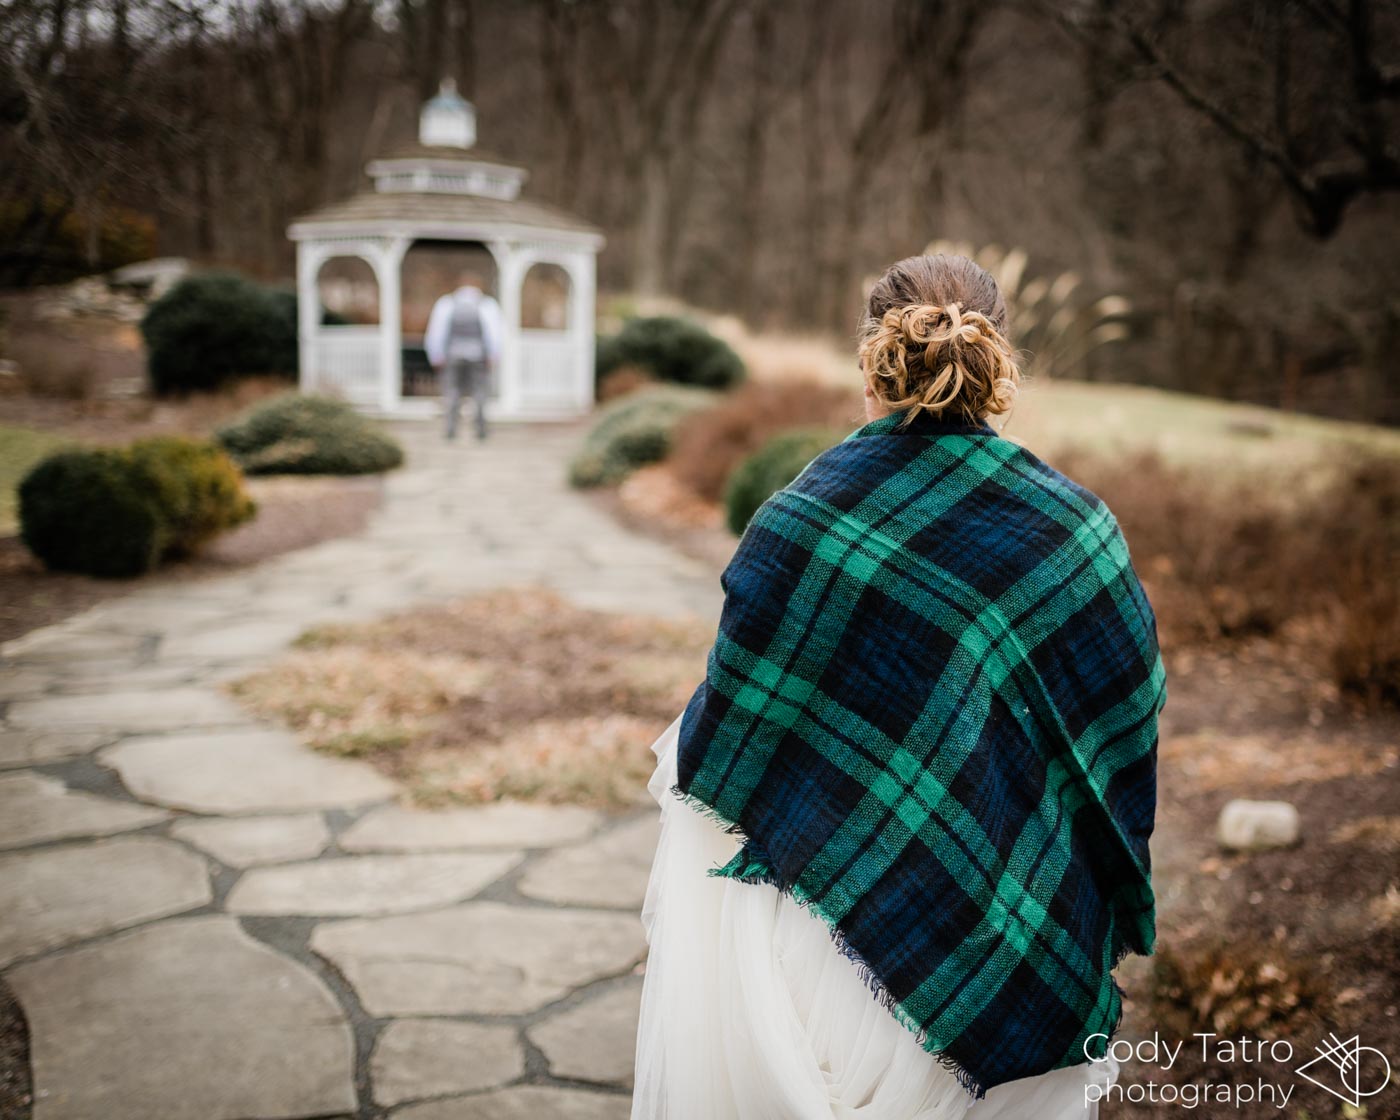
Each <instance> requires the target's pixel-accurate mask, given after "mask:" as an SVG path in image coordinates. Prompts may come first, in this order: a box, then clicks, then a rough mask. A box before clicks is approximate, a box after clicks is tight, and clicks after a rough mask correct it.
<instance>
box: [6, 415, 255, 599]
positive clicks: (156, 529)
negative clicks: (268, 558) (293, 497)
mask: <svg viewBox="0 0 1400 1120" xmlns="http://www.w3.org/2000/svg"><path fill="white" fill-rule="evenodd" d="M255 508H256V507H255V506H254V505H253V502H252V501H251V500H250V499H249V498H248V496H247V495H246V494H245V493H244V491H243V480H242V476H241V475H240V474H239V473H238V468H237V467H236V466H234V464H233V462H232V461H231V460H230V459H229V458H228V456H227V455H225V454H224V453H223V452H222V451H221V450H219V449H218V448H217V447H215V446H214V445H213V444H209V443H203V442H200V441H198V440H191V439H184V438H181V437H176V436H163V437H157V438H154V439H147V440H141V441H139V442H137V443H135V444H133V445H132V446H131V447H128V448H100V449H96V450H77V451H61V452H59V453H58V454H56V455H51V456H49V458H47V459H45V460H44V461H43V462H41V463H39V465H38V466H36V467H35V468H34V469H33V470H31V471H30V472H29V474H28V475H26V476H25V478H24V481H23V482H21V483H20V487H19V516H20V533H21V536H22V538H23V540H24V543H25V545H26V546H27V547H28V548H29V550H30V551H31V552H32V553H34V555H35V556H37V557H38V558H39V559H40V560H41V561H43V563H44V565H45V567H48V568H51V569H54V570H56V571H68V572H85V573H87V574H88V575H94V576H112V577H119V576H136V575H140V574H141V573H142V572H146V571H149V570H150V569H151V568H153V567H155V565H156V564H157V563H158V562H159V561H160V559H161V558H162V557H164V556H167V555H172V554H180V555H188V554H190V553H192V552H194V551H195V550H196V549H197V548H198V547H199V546H200V545H201V544H203V543H204V542H205V541H207V540H208V539H209V538H210V537H212V536H214V535H215V534H216V533H218V532H220V531H222V530H224V529H229V528H232V527H233V526H235V525H239V524H241V523H242V522H244V521H247V520H248V519H249V518H250V517H252V516H253V513H254V510H255Z"/></svg>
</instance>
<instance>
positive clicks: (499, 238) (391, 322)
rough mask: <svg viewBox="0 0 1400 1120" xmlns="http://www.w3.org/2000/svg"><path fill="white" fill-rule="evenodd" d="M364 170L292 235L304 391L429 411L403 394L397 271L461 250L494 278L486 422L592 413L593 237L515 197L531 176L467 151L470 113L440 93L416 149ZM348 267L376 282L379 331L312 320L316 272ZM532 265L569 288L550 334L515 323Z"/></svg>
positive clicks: (425, 402) (317, 313)
mask: <svg viewBox="0 0 1400 1120" xmlns="http://www.w3.org/2000/svg"><path fill="white" fill-rule="evenodd" d="M365 170H366V172H367V174H368V176H369V178H370V180H371V183H372V186H371V188H370V189H369V190H365V191H362V192H360V193H359V194H357V195H354V196H352V197H351V198H348V199H346V200H344V201H343V202H338V203H333V204H331V205H329V206H326V207H323V208H321V209H320V210H316V211H314V212H312V213H310V214H307V215H305V216H303V217H301V218H298V219H297V220H296V221H294V222H293V223H292V225H291V227H290V229H289V230H288V236H289V237H290V238H291V239H292V240H293V241H295V242H296V245H297V291H298V295H299V297H300V323H299V333H300V339H301V384H302V387H303V388H304V389H306V390H308V391H321V392H332V393H336V394H339V395H342V396H344V397H346V398H347V399H349V400H351V401H353V402H354V403H356V404H359V405H362V406H364V407H366V408H370V409H374V410H376V411H382V412H387V413H399V414H402V413H413V412H418V413H424V412H429V411H431V410H432V408H433V407H435V402H434V401H432V400H431V399H425V398H423V397H412V396H409V395H407V394H406V393H405V390H404V379H403V351H404V344H405V341H406V340H405V334H404V324H403V322H402V314H401V306H402V301H401V280H402V271H401V270H402V263H403V258H404V254H405V253H406V252H407V251H408V250H409V248H410V247H411V246H412V245H413V244H414V243H415V242H428V243H434V244H440V243H442V242H457V243H461V244H464V245H478V246H480V247H482V248H484V249H485V250H486V251H487V252H489V253H490V255H491V258H492V260H493V261H494V263H495V268H496V284H495V294H496V297H497V299H499V301H500V304H501V310H502V312H503V316H504V319H505V338H504V341H503V351H502V356H501V364H500V368H499V370H498V378H497V383H496V385H495V386H494V389H493V394H492V400H491V402H490V405H489V411H490V412H491V413H492V414H493V415H494V416H496V417H498V418H505V419H509V418H512V417H520V418H531V417H534V418H543V417H548V416H572V415H577V414H579V413H580V412H583V411H586V410H587V409H588V408H589V407H591V405H592V403H593V344H594V338H593V308H594V284H595V274H596V273H595V258H596V255H597V252H598V250H599V248H601V246H602V243H603V239H602V236H601V234H600V233H599V231H598V230H597V229H595V228H594V227H593V226H591V225H589V224H588V223H586V222H583V221H581V220H580V219H578V218H575V217H573V216H572V215H569V214H566V213H564V212H563V211H560V210H556V209H554V208H553V207H550V206H546V205H543V204H541V203H537V202H532V201H530V200H528V199H524V198H522V197H521V190H522V188H523V187H524V185H525V182H526V179H527V178H528V172H527V171H526V169H525V168H523V167H520V166H518V165H516V164H513V163H510V162H508V161H506V160H502V159H498V158H496V157H494V156H491V155H489V154H487V153H485V152H483V151H481V150H480V149H478V148H477V147H476V110H475V109H474V108H473V106H472V104H471V103H470V102H469V101H467V100H465V99H464V98H463V97H462V96H461V95H460V94H459V93H458V92H457V90H456V87H455V85H454V84H453V83H452V82H451V81H450V80H448V81H445V82H443V84H442V88H441V89H440V90H439V92H438V93H437V94H436V96H434V97H433V98H431V99H430V100H429V101H428V102H426V103H425V104H424V105H423V107H422V110H421V112H420V114H419V119H418V142H417V143H416V144H414V145H410V146H408V147H406V148H401V149H399V150H396V151H393V152H390V153H388V154H387V155H384V156H382V157H380V158H378V159H374V160H371V161H370V162H369V164H368V165H367V166H366V168H365ZM347 256H349V257H359V258H361V259H363V260H365V261H367V262H368V263H369V265H370V267H371V268H372V269H373V271H374V277H375V281H376V283H377V285H378V293H379V298H378V309H379V323H378V324H377V325H367V324H348V325H347V324H338V325H328V324H324V323H323V322H322V321H321V320H322V314H321V301H320V296H319V277H320V274H321V269H322V268H323V266H324V265H325V264H326V262H327V261H329V260H332V259H333V258H337V257H347ZM541 266H542V267H552V268H554V269H556V270H559V272H560V273H561V274H562V276H563V277H565V280H564V281H563V284H564V286H565V287H566V288H567V304H566V311H565V312H564V313H563V314H562V316H561V317H560V320H559V321H558V322H550V323H529V324H527V323H522V321H521V310H522V299H521V295H522V288H523V287H524V284H525V282H526V280H527V276H528V274H529V273H530V271H531V269H533V268H536V267H541ZM407 341H409V343H410V345H411V344H412V342H413V340H412V339H411V338H410V339H408V340H407Z"/></svg>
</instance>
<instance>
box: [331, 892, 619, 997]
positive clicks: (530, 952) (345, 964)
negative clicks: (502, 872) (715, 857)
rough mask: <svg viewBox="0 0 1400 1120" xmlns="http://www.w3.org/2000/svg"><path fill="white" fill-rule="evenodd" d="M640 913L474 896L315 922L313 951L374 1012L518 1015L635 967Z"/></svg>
mask: <svg viewBox="0 0 1400 1120" xmlns="http://www.w3.org/2000/svg"><path fill="white" fill-rule="evenodd" d="M645 946H646V942H645V938H644V936H643V934H642V927H641V923H640V922H639V921H638V920H637V917H636V915H635V914H610V913H606V912H603V911H590V910H553V909H537V908H529V907H522V906H509V905H505V904H503V903H499V902H469V903H466V904H464V905H462V906H455V907H451V908H449V909H445V910H435V911H432V912H429V913H424V914H408V915H402V916H399V917H392V918H353V919H350V920H347V921H340V922H328V923H324V924H322V925H319V926H317V927H316V929H315V930H314V931H313V932H312V935H311V947H312V949H313V950H315V951H316V952H317V953H320V954H321V955H322V956H324V957H326V958H327V959H328V960H330V961H331V962H332V963H333V964H334V965H335V966H336V967H337V968H338V969H339V970H340V972H341V973H342V974H343V975H344V976H345V978H346V979H347V980H349V981H350V983H351V985H352V986H353V987H354V989H355V992H356V994H357V995H359V997H360V1001H361V1002H362V1003H363V1004H364V1006H365V1008H366V1010H368V1011H369V1012H370V1014H372V1015H457V1014H465V1013H474V1014H520V1013H522V1012H525V1011H532V1010H534V1009H535V1008H537V1007H542V1006H544V1005H545V1004H547V1003H550V1002H552V1001H553V1000H556V999H559V998H560V997H561V996H563V995H565V994H566V993H567V992H569V991H571V990H573V989H574V988H578V987H580V986H582V985H584V984H588V983H591V982H593V981H595V980H601V979H602V978H604V977H606V976H613V975H617V974H619V973H622V972H624V971H626V970H627V969H629V968H631V967H632V966H633V965H634V964H636V962H637V961H638V960H640V959H641V956H642V953H643V951H644V950H645Z"/></svg>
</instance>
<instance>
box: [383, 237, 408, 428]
mask: <svg viewBox="0 0 1400 1120" xmlns="http://www.w3.org/2000/svg"><path fill="white" fill-rule="evenodd" d="M408 246H409V239H408V238H407V237H395V238H391V239H390V240H388V241H386V242H385V243H384V244H383V245H382V246H381V247H380V251H379V261H378V264H377V266H376V268H375V274H376V279H377V280H378V281H379V407H380V409H381V410H383V411H384V412H386V413H390V412H394V411H396V410H397V409H398V407H399V401H400V400H401V399H402V397H403V318H402V315H403V312H402V306H403V299H402V296H403V289H402V285H403V257H404V254H405V253H406V252H408Z"/></svg>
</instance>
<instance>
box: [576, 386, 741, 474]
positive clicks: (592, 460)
mask: <svg viewBox="0 0 1400 1120" xmlns="http://www.w3.org/2000/svg"><path fill="white" fill-rule="evenodd" d="M713 400H714V394H713V393H709V392H706V391H704V390H699V389H683V388H679V387H675V386H666V387H663V388H657V389H642V390H639V391H637V392H635V393H629V394H628V395H627V396H625V397H621V398H619V399H618V400H616V401H614V402H612V403H611V404H609V405H606V406H605V407H604V408H602V409H600V410H599V414H598V421H597V423H596V424H594V426H593V428H592V430H591V431H590V432H589V433H588V435H587V436H586V437H585V438H584V441H583V446H582V447H581V448H580V449H579V452H578V454H577V455H575V456H574V459H573V462H572V463H571V464H570V465H569V481H570V482H571V483H572V484H573V485H575V486H579V487H586V486H611V485H615V484H616V483H619V482H621V481H622V480H623V479H624V478H626V477H627V476H628V475H629V474H631V473H632V471H634V470H636V469H637V468H638V467H641V466H645V465H646V464H648V463H655V462H659V461H660V460H662V459H664V458H665V457H666V454H667V452H668V451H669V450H670V448H671V437H672V433H673V432H674V430H675V427H676V425H677V424H678V423H679V422H680V420H681V419H682V418H683V417H685V416H688V415H689V414H690V413H692V412H695V411H696V410H698V409H701V408H705V407H707V406H708V405H709V404H710V403H711V402H712V401H713Z"/></svg>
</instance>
